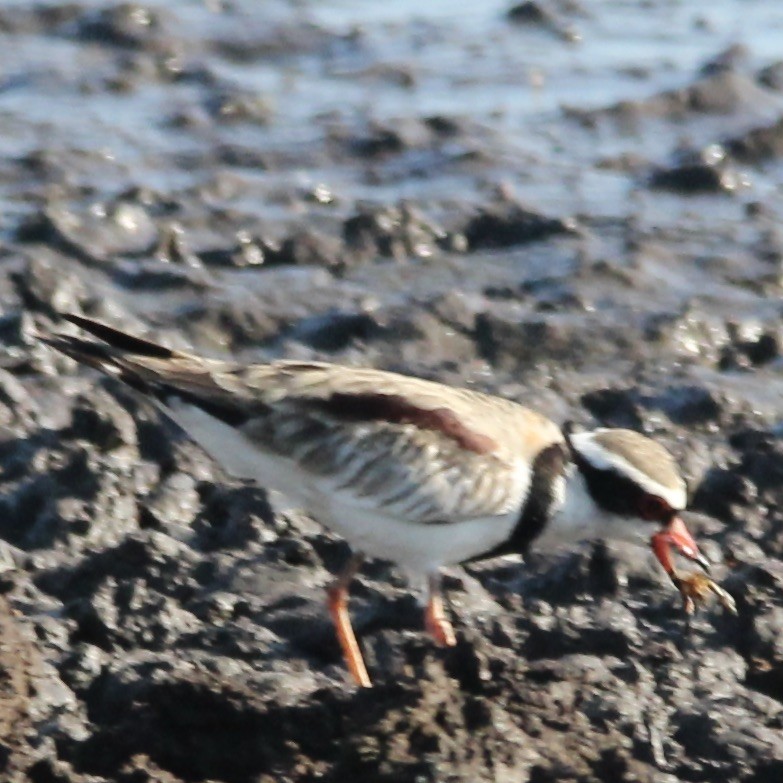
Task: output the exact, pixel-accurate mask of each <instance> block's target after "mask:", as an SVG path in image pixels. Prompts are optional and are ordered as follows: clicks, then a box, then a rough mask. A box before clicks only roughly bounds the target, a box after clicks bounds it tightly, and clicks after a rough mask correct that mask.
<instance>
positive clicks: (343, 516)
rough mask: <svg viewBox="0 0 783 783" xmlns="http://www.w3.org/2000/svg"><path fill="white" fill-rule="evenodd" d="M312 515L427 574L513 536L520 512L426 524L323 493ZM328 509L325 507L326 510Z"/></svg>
mask: <svg viewBox="0 0 783 783" xmlns="http://www.w3.org/2000/svg"><path fill="white" fill-rule="evenodd" d="M322 501H323V502H322V503H321V504H319V505H318V506H316V507H314V508H310V509H309V510H310V511H311V513H312V515H313V518H314V519H316V520H318V521H319V522H321V523H322V524H324V525H326V527H328V528H329V529H330V530H333V531H334V532H335V533H339V534H340V535H341V536H342V537H343V538H345V539H346V540H347V541H348V542H349V543H350V544H351V545H352V546H353V547H354V548H356V549H358V550H361V551H362V552H365V553H366V554H368V555H371V556H373V557H378V558H382V559H384V560H392V561H394V562H395V563H398V564H399V565H401V566H402V567H403V568H405V569H406V570H407V571H409V572H411V573H417V574H426V573H431V572H433V571H436V570H437V569H438V568H440V567H441V566H447V565H455V564H457V563H461V562H463V561H465V560H468V559H470V558H471V557H475V556H476V555H479V554H481V553H482V552H487V551H489V550H490V549H492V548H494V547H495V546H497V545H498V544H500V543H501V542H503V541H505V540H506V538H508V536H509V534H510V532H511V530H512V528H513V526H514V523H515V522H516V515H511V514H509V515H506V516H499V517H491V518H483V519H468V520H458V521H451V522H444V523H441V524H421V523H418V522H408V521H406V520H403V519H397V518H395V517H391V516H387V515H384V514H382V513H380V512H376V511H372V510H370V509H367V508H362V507H360V506H358V505H354V504H352V503H351V502H350V499H347V498H346V500H344V501H342V500H341V498H340V495H332V496H331V497H326V496H323V497H322ZM325 510H326V513H324V511H325Z"/></svg>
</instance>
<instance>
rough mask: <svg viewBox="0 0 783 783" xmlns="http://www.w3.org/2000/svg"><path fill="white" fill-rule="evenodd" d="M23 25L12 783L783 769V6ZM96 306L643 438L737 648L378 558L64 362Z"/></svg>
mask: <svg viewBox="0 0 783 783" xmlns="http://www.w3.org/2000/svg"><path fill="white" fill-rule="evenodd" d="M263 5H264V8H263V12H262V11H261V10H259V6H258V4H256V3H252V2H250V0H247V2H245V0H240V2H234V3H221V2H215V3H204V4H196V3H186V2H165V3H164V2H150V3H148V4H137V3H133V2H131V3H120V4H110V3H107V2H102V0H77V2H69V3H57V2H54V3H45V4H34V5H30V4H28V3H25V2H10V3H6V4H5V5H4V6H3V7H2V9H0V74H1V76H0V122H2V126H3V133H2V134H1V135H0V136H1V138H0V201H1V202H2V205H3V220H2V225H0V337H1V338H2V339H0V778H2V779H3V780H8V781H12V782H13V781H28V780H30V781H34V783H52V782H54V781H56V782H57V783H104V782H105V783H108V782H109V781H121V782H122V783H145V782H146V781H164V782H165V783H184V782H187V783H191V782H196V781H205V782H206V781H224V782H225V783H246V782H247V783H250V782H251V781H253V782H261V783H272V781H276V782H278V781H296V782H297V783H299V782H300V781H315V780H325V781H335V782H337V781H341V782H342V781H359V780H361V781H367V782H368V783H369V781H387V782H388V783H391V781H394V782H395V783H398V782H400V781H411V783H413V781H417V783H418V782H420V781H432V782H433V783H434V782H435V781H438V782H444V781H471V783H478V782H479V781H528V783H547V782H548V781H552V783H555V781H557V783H568V782H569V781H570V782H572V783H599V782H600V783H605V782H606V781H612V783H614V782H615V781H617V782H620V781H622V782H627V783H631V782H632V781H634V782H636V783H648V782H649V783H675V781H694V783H696V782H701V781H713V780H722V781H726V783H767V782H768V781H769V782H772V781H778V780H780V779H781V778H782V777H783V647H782V646H781V644H780V638H781V633H782V632H783V598H782V596H783V535H782V534H781V529H782V528H781V523H782V522H783V489H782V487H783V440H781V438H782V437H783V421H782V420H781V409H782V407H783V379H782V376H781V368H782V367H783V363H782V360H781V345H782V344H783V343H782V341H783V330H782V328H781V305H780V302H781V293H783V290H782V288H781V285H782V281H783V277H782V275H783V267H782V266H781V263H782V262H781V259H783V234H781V231H780V228H779V225H780V220H781V216H783V200H782V199H781V192H783V189H781V184H782V180H781V177H782V176H783V174H782V172H783V169H781V165H780V158H781V154H782V151H783V143H782V142H781V138H783V133H782V132H781V128H782V127H783V92H781V84H783V77H782V76H781V73H782V72H783V71H782V67H781V62H780V52H779V41H780V35H781V29H780V26H781V22H780V19H779V14H778V13H777V6H776V3H774V2H772V0H770V1H769V2H756V3H746V2H740V1H739V0H721V2H718V3H713V4H711V5H710V6H709V8H707V7H706V6H704V4H701V3H697V2H696V0H687V1H686V2H682V3H677V4H673V5H672V4H668V3H659V4H646V5H645V6H644V8H643V9H642V8H641V6H638V7H637V5H635V4H628V3H619V2H615V0H601V2H596V3H590V4H585V3H574V2H553V3H548V2H547V3H545V2H540V3H539V2H523V3H517V4H510V3H509V4H501V3H481V4H474V5H473V6H470V7H468V6H464V8H463V7H460V9H459V11H455V9H454V6H453V4H450V3H445V2H435V3H432V4H430V5H429V6H427V7H426V8H425V7H423V6H421V4H419V5H418V6H414V5H413V4H412V3H408V2H403V3H399V4H386V6H384V7H382V6H378V5H377V4H369V5H367V6H362V7H360V4H348V3H319V4H314V3H313V4H307V3H305V4H302V3H287V2H272V3H265V4H263ZM69 311H74V312H83V313H86V314H88V315H90V316H93V317H97V318H101V319H104V320H108V321H111V322H112V323H114V324H116V325H117V326H118V327H120V328H127V329H131V330H134V331H137V332H139V333H142V334H146V335H148V336H149V337H150V338H151V339H156V340H163V341H165V342H167V343H168V344H170V345H171V346H172V347H176V348H185V349H193V350H197V351H200V352H203V353H206V354H209V355H213V356H217V357H227V356H234V357H238V358H240V359H242V360H248V361H251V360H258V361H263V360H266V359H270V358H274V357H288V358H298V359H308V358H328V359H330V360H333V361H338V362H346V363H349V364H369V365H373V366H377V367H383V368H388V369H393V370H398V371H403V372H407V373H413V374H417V375H420V376H423V377H429V378H437V379H439V380H442V381H446V382H449V383H455V384H462V385H468V386H472V387H474V388H479V389H483V390H489V391H493V392H497V393H500V394H503V395H505V396H507V397H509V398H512V399H515V400H518V401H520V402H523V403H525V404H528V405H531V406H533V407H535V408H536V409H538V410H540V411H542V412H543V413H545V414H547V415H549V416H551V417H552V418H554V419H555V420H557V421H564V420H566V419H573V420H575V421H576V422H577V423H579V424H583V425H588V426H592V425H595V424H604V425H609V426H630V427H633V428H635V429H638V430H641V431H644V432H647V433H649V434H651V435H654V436H655V437H657V438H660V440H661V441H662V442H663V443H664V444H665V445H667V446H668V447H669V448H670V449H671V450H672V451H673V453H674V454H675V455H676V456H677V458H678V460H679V461H680V463H681V465H682V466H683V470H684V472H685V474H686V476H687V478H688V481H689V485H690V488H691V498H692V502H691V513H690V515H689V517H688V524H689V526H690V527H691V528H692V529H693V530H694V531H696V533H697V538H698V539H699V541H700V543H701V544H702V546H703V549H704V551H705V552H706V553H707V555H708V556H709V557H710V558H711V559H712V560H713V561H714V562H715V563H716V566H715V573H716V577H717V578H718V579H719V580H720V581H721V583H722V584H723V585H724V586H725V587H726V589H727V590H729V592H730V593H731V595H732V596H733V597H734V599H735V600H736V602H737V606H738V610H739V614H738V616H737V617H736V618H735V617H731V616H729V615H725V614H724V613H723V612H722V611H721V609H720V608H719V607H718V606H714V605H713V606H709V607H707V608H706V609H704V610H703V611H702V612H700V613H699V614H697V615H696V616H695V617H693V618H691V619H688V618H686V617H685V616H684V615H683V614H682V612H681V608H680V605H679V601H678V599H677V596H676V595H674V594H673V591H672V588H671V586H670V585H669V584H668V583H667V581H666V579H665V578H664V577H663V575H662V574H661V573H660V572H659V570H658V569H657V567H656V566H655V564H654V563H653V561H652V558H651V556H650V555H649V553H647V552H645V551H643V550H641V549H634V548H625V547H621V546H619V545H616V544H612V543H611V542H610V543H608V544H604V543H602V542H586V543H585V544H584V545H583V546H582V547H580V548H578V549H577V550H575V551H572V552H559V553H533V554H532V555H531V556H530V557H529V558H528V560H527V562H525V563H522V562H521V561H518V560H515V559H509V560H498V561H493V562H488V563H482V564H476V565H472V566H469V567H467V568H466V569H465V570H460V569H454V570H451V571H449V572H448V574H447V576H446V580H445V583H446V588H447V594H448V599H449V605H450V612H451V615H452V617H453V619H454V624H455V627H456V630H457V636H458V645H457V647H456V648H454V649H452V650H445V651H444V650H440V649H437V648H435V647H434V646H433V644H432V643H431V642H430V640H429V639H428V638H427V637H426V636H425V634H424V633H423V630H422V628H421V625H422V618H421V612H420V609H419V608H418V606H417V603H416V599H415V596H414V594H413V593H412V592H411V590H410V588H409V587H408V585H407V583H406V581H405V579H404V577H403V575H402V574H400V573H399V572H398V571H397V570H395V569H394V568H393V567H391V566H390V565H389V564H386V563H382V562H377V561H372V562H369V563H368V564H367V566H366V567H365V568H364V570H363V572H362V575H361V577H360V578H359V579H358V580H357V582H356V584H355V588H354V590H353V602H352V615H353V618H354V623H355V626H356V629H357V633H358V634H359V636H360V638H361V640H362V644H363V648H364V652H365V656H366V659H367V663H368V666H369V668H370V671H371V673H372V676H373V679H374V681H375V683H376V687H375V688H374V689H373V690H371V691H358V690H357V689H356V688H355V687H354V686H353V685H352V684H351V683H350V682H349V681H348V679H347V676H346V673H345V670H344V667H343V665H342V662H341V659H340V654H339V650H338V648H337V644H336V642H335V639H334V637H333V634H332V632H331V629H330V626H329V623H328V619H327V616H326V613H325V611H324V608H323V587H324V585H325V584H327V582H328V580H329V578H330V574H331V573H333V572H335V571H336V570H338V569H339V568H340V566H341V564H342V562H343V561H344V559H345V558H346V556H347V554H348V550H347V547H346V546H345V544H344V543H343V542H341V541H339V540H338V539H336V538H335V537H333V536H331V535H330V534H329V533H328V532H326V531H324V530H322V529H321V528H320V527H319V526H318V525H317V524H315V523H314V522H313V521H312V520H310V519H308V518H306V517H305V516H304V515H302V514H301V513H300V512H298V511H297V510H296V509H293V508H290V507H288V506H287V505H286V504H285V502H281V499H280V498H277V497H268V496H267V494H266V492H265V491H264V489H263V488H262V487H255V486H250V485H245V484H242V483H237V482H234V481H231V480H228V479H227V478H226V477H225V476H224V475H223V474H222V473H221V471H220V469H219V468H218V467H216V466H215V465H214V464H213V463H211V462H210V460H209V459H208V458H207V457H206V456H205V455H204V454H203V453H202V452H201V451H200V450H199V449H198V448H197V447H196V446H194V445H193V444H191V443H190V442H189V441H188V440H187V439H186V438H185V437H184V435H183V434H182V433H181V432H180V431H179V430H178V429H177V428H176V427H175V426H174V425H172V424H171V423H169V422H166V421H165V420H162V419H161V417H160V416H159V414H158V413H157V412H156V410H155V409H154V408H153V407H152V406H151V405H149V404H148V403H147V402H145V401H143V400H140V399H139V398H138V397H137V396H136V395H135V394H134V393H133V392H131V391H129V390H127V389H124V388H122V387H121V386H119V385H118V384H117V383H115V382H113V381H110V380H104V379H98V378H96V377H95V376H94V375H93V374H92V373H89V372H87V371H85V370H83V369H81V368H77V367H76V366H75V365H74V364H73V363H72V362H71V361H70V360H67V359H65V358H63V357H61V356H58V355H54V354H53V353H52V352H51V351H49V350H48V349H46V348H45V347H44V346H43V345H42V344H41V343H40V341H39V340H38V339H37V336H36V335H37V334H38V333H46V332H48V331H50V330H51V329H53V328H57V327H58V326H60V325H61V324H60V322H59V319H58V314H59V313H62V312H69Z"/></svg>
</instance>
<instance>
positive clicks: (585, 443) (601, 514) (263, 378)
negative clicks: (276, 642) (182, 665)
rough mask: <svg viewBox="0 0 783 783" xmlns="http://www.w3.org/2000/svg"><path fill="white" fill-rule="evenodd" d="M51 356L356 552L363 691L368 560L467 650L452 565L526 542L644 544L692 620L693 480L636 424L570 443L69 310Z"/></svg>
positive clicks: (353, 651)
mask: <svg viewBox="0 0 783 783" xmlns="http://www.w3.org/2000/svg"><path fill="white" fill-rule="evenodd" d="M62 317H63V318H64V319H65V320H66V321H68V322H70V323H71V324H73V325H75V326H77V327H79V329H81V330H82V331H83V332H86V333H87V335H88V337H86V338H85V337H82V336H77V335H74V334H72V333H70V332H67V333H66V332H62V331H61V330H60V331H58V332H55V333H53V334H50V335H46V336H42V339H43V340H44V341H45V342H46V343H47V344H48V345H50V346H51V347H53V348H55V349H57V350H58V351H60V352H62V353H64V354H66V355H67V356H69V357H71V358H73V359H75V360H76V361H78V362H81V363H83V364H85V365H89V366H90V367H93V368H96V369H98V370H100V371H101V372H103V373H105V374H107V375H109V376H111V377H114V378H116V379H118V380H119V381H121V382H123V383H125V384H127V385H128V386H130V387H132V388H133V389H135V390H137V391H139V392H141V393H143V394H145V395H148V396H149V397H151V398H153V399H154V400H155V401H156V402H157V403H158V404H159V406H160V407H161V408H162V410H163V412H164V413H165V414H166V415H167V416H169V417H170V418H171V419H172V420H174V422H176V423H177V424H178V425H179V426H180V427H181V428H182V429H183V430H184V431H185V432H186V433H187V434H188V435H189V436H190V437H191V438H192V439H193V440H195V441H196V443H198V444H199V445H200V446H201V447H202V448H203V449H204V450H205V451H206V452H207V454H209V455H210V456H211V457H212V458H213V459H214V460H215V461H216V462H217V463H218V464H220V465H221V466H222V467H223V469H224V470H225V471H226V472H227V473H228V474H229V475H230V476H233V477H236V478H239V479H245V480H248V479H249V480H253V481H255V482H257V483H259V484H260V485H262V486H264V487H266V488H268V489H274V490H278V491H279V492H281V493H283V494H285V495H287V496H288V497H289V498H290V499H291V500H293V501H294V502H297V503H299V504H300V505H301V506H302V508H303V509H304V510H306V511H308V512H309V513H310V514H311V515H312V516H313V518H314V519H316V520H317V521H318V522H319V523H321V524H322V525H323V526H325V527H326V528H328V529H330V530H331V531H333V532H335V533H337V534H338V535H340V536H342V537H343V538H344V539H345V540H346V541H347V542H348V543H349V545H350V547H351V551H352V554H351V556H350V558H349V560H348V562H347V564H346V565H345V567H344V568H343V569H342V571H341V572H340V573H339V574H338V575H337V577H336V578H335V579H334V581H333V582H331V583H330V584H329V586H328V587H327V605H328V610H329V613H330V615H331V619H332V621H333V623H334V626H335V630H336V635H337V639H338V641H339V644H340V647H341V650H342V653H343V657H344V660H345V662H346V666H347V668H348V670H349V672H350V674H351V676H352V677H353V680H354V681H355V683H356V684H357V685H359V686H362V687H370V686H371V684H372V683H371V679H370V676H369V673H368V671H367V667H366V665H365V662H364V659H363V656H362V653H361V648H360V646H359V642H358V640H357V638H356V635H355V633H354V631H353V627H352V625H351V621H350V616H349V612H348V595H349V586H350V583H351V581H352V580H353V578H354V577H355V576H356V574H357V573H358V571H359V570H360V568H361V565H362V562H363V559H364V558H365V556H372V557H376V558H381V559H383V560H387V561H392V562H394V563H396V564H398V565H399V566H400V567H401V568H402V569H404V570H405V571H406V572H407V573H408V574H409V575H410V576H411V577H412V578H414V579H416V580H420V582H421V584H423V586H424V597H425V599H426V602H425V608H424V624H425V626H426V628H427V630H428V631H429V632H430V634H431V635H432V637H433V638H434V640H435V642H436V643H437V644H438V645H440V646H446V647H448V646H453V645H455V644H456V635H455V632H454V629H453V627H452V625H451V623H450V621H449V618H448V615H447V612H446V607H445V604H444V599H443V595H442V589H441V569H442V568H444V567H447V566H454V565H460V564H465V563H470V562H475V561H479V560H484V559H488V558H494V557H500V556H503V555H509V554H525V553H527V552H528V550H529V549H530V547H531V546H532V545H543V546H551V545H556V546H564V545H568V544H570V543H574V542H579V541H584V540H587V539H600V538H605V539H614V540H620V541H642V542H646V543H647V544H648V545H649V546H650V547H651V549H652V551H653V553H654V554H655V556H656V558H657V560H658V561H659V562H660V564H661V566H662V567H663V569H664V571H665V572H666V573H667V574H668V575H669V577H670V578H671V580H672V582H673V583H674V585H675V586H676V587H677V589H678V590H679V591H680V594H681V596H682V599H683V603H684V607H685V609H686V611H687V612H689V613H690V612H692V611H693V610H694V607H695V606H696V604H698V603H700V602H702V601H703V600H704V599H705V597H706V595H707V594H708V593H710V592H711V593H715V594H716V595H717V596H718V597H719V598H720V600H721V602H722V603H723V605H724V606H725V607H726V608H727V609H730V610H732V611H733V610H734V606H733V601H732V599H731V596H730V595H729V594H728V593H726V592H725V591H724V590H723V589H722V588H720V587H719V586H718V585H717V584H716V583H715V582H713V581H712V580H711V579H709V578H708V577H706V576H705V574H704V573H702V572H699V571H697V572H695V573H693V574H690V575H685V576H683V575H681V574H680V573H679V572H678V571H677V570H676V568H675V565H674V559H673V557H672V549H674V550H675V552H679V553H680V554H681V555H683V556H684V557H685V558H686V559H687V560H690V561H693V562H695V563H696V564H698V565H699V566H700V567H701V568H702V569H703V570H704V572H707V571H708V570H709V561H708V560H707V559H706V558H705V557H704V556H703V555H702V553H701V552H700V551H699V549H698V547H697V545H696V542H695V541H694V539H693V537H692V535H691V534H690V532H689V531H688V529H687V527H686V526H685V523H684V522H683V520H682V517H681V515H680V513H681V512H682V511H683V510H684V509H685V507H686V504H687V490H686V483H685V481H684V479H683V478H682V476H681V474H680V471H679V469H678V467H677V464H676V462H675V460H674V458H673V457H672V456H671V454H670V453H669V452H668V451H667V450H666V449H665V448H664V447H663V446H662V445H660V444H659V443H658V442H657V441H655V440H653V439H651V438H649V437H647V436H645V435H642V434H640V433H638V432H635V431H633V430H628V429H619V428H618V429H614V428H603V427H601V428H597V429H593V430H586V431H576V429H575V428H574V427H573V426H571V425H568V426H564V427H561V426H558V425H557V424H556V423H554V422H553V421H551V420H550V419H548V418H546V417H545V416H543V415H541V414H539V413H537V412H536V411H534V410H531V409H529V408H526V407H523V406H522V405H520V404H517V403H515V402H512V401H510V400H507V399H504V398H501V397H498V396H492V395H490V394H485V393H482V392H479V391H475V390H472V389H464V388H455V387H452V386H447V385H444V384H441V383H437V382H435V381H430V380H424V379H421V378H416V377H412V376H407V375H402V374H397V373H393V372H388V371H384V370H379V369H371V368H362V367H352V366H345V365H339V364H330V363H326V362H318V361H295V360H287V361H286V360H278V361H273V362H270V363H265V364H240V363H236V362H231V361H223V360H217V359H210V358H203V357H200V356H196V355H193V354H190V353H186V352H183V351H178V350H172V349H170V348H167V347H165V346H163V345H159V344H157V343H154V342H150V341H148V340H146V339H142V338H140V337H137V336H134V335H131V334H128V333H126V332H123V331H120V330H118V329H115V328H114V327H112V326H109V325H108V324H105V323H102V322H100V321H97V320H93V319H91V318H87V317H85V316H83V315H77V314H63V316H62Z"/></svg>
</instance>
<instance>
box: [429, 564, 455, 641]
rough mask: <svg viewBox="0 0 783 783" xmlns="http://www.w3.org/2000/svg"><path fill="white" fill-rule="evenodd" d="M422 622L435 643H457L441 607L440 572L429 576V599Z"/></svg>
mask: <svg viewBox="0 0 783 783" xmlns="http://www.w3.org/2000/svg"><path fill="white" fill-rule="evenodd" d="M424 624H425V625H426V626H427V630H428V631H429V632H430V634H432V637H433V638H434V639H435V643H436V644H438V645H439V646H440V647H453V646H454V645H455V644H456V643H457V637H456V636H455V635H454V629H453V628H452V627H451V623H450V622H449V618H448V617H446V611H445V609H444V607H443V596H442V595H441V592H440V574H433V575H431V576H430V578H429V601H428V602H427V608H426V609H425V610H424Z"/></svg>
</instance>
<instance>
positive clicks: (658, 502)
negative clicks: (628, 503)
mask: <svg viewBox="0 0 783 783" xmlns="http://www.w3.org/2000/svg"><path fill="white" fill-rule="evenodd" d="M669 514H670V509H669V504H668V503H667V502H666V501H665V500H663V499H662V498H659V497H656V496H655V495H643V496H642V499H641V500H640V501H639V516H640V517H641V518H642V519H645V520H647V521H649V522H663V521H664V520H665V519H666V518H667V517H668V516H669Z"/></svg>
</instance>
